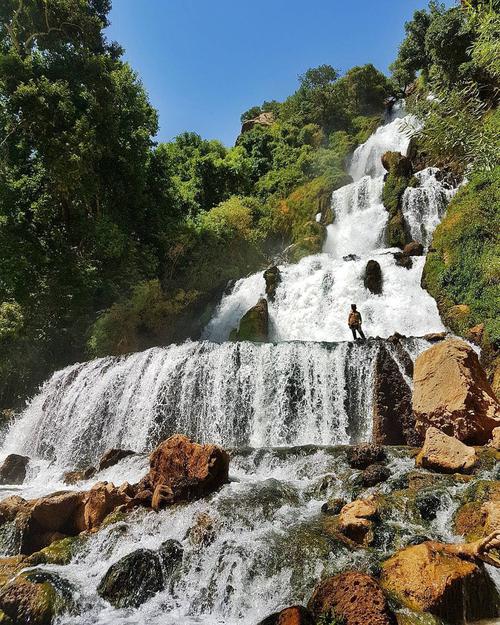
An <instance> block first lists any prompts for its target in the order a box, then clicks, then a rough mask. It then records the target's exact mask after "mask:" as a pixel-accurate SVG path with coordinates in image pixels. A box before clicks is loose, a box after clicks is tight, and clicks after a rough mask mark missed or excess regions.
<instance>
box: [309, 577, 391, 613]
mask: <svg viewBox="0 0 500 625" xmlns="http://www.w3.org/2000/svg"><path fill="white" fill-rule="evenodd" d="M308 608H309V610H310V611H311V613H312V615H313V617H314V619H315V622H320V619H321V618H324V619H325V622H329V621H328V619H329V618H330V619H332V621H333V617H335V616H336V617H337V618H339V620H340V619H343V623H345V625H393V624H395V619H394V616H393V614H392V613H391V612H390V610H389V606H388V604H387V600H386V598H385V595H384V593H383V591H382V589H381V588H380V586H379V584H378V582H377V580H376V579H374V578H373V577H371V576H370V575H366V574H365V573H358V572H354V571H352V572H348V573H342V574H340V575H336V576H335V577H329V578H327V579H325V580H324V581H322V582H321V583H320V584H319V585H318V586H317V587H316V589H315V590H314V593H313V595H312V597H311V599H310V601H309V603H308ZM333 622H338V621H333Z"/></svg>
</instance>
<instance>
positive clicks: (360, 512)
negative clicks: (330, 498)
mask: <svg viewBox="0 0 500 625" xmlns="http://www.w3.org/2000/svg"><path fill="white" fill-rule="evenodd" d="M376 516H377V506H376V504H375V501H374V499H373V497H368V498H367V499H356V500H355V501H352V502H351V503H348V504H347V505H345V506H344V507H343V508H342V510H341V511H340V516H339V525H338V529H339V531H340V532H341V533H342V534H344V536H347V538H349V539H350V540H352V541H353V542H355V543H357V544H358V545H364V546H367V545H370V544H371V542H372V541H373V531H372V530H373V519H375V517H376Z"/></svg>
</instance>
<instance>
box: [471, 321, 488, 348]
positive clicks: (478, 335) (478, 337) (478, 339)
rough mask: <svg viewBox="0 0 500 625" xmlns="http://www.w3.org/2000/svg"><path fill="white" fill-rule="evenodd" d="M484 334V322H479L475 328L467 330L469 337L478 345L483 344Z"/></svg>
mask: <svg viewBox="0 0 500 625" xmlns="http://www.w3.org/2000/svg"><path fill="white" fill-rule="evenodd" d="M483 335H484V323H479V324H478V325H477V326H474V327H473V328H469V330H468V332H467V338H468V339H469V340H470V341H472V342H473V343H475V344H476V345H481V343H482V341H483Z"/></svg>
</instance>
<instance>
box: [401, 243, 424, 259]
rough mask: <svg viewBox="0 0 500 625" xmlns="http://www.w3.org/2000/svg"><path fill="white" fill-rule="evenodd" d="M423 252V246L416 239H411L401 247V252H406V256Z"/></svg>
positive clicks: (420, 254) (419, 254)
mask: <svg viewBox="0 0 500 625" xmlns="http://www.w3.org/2000/svg"><path fill="white" fill-rule="evenodd" d="M423 253H424V246H423V245H422V243H419V242H418V241H411V242H410V243H407V244H406V245H405V246H404V248H403V254H406V256H422V254H423Z"/></svg>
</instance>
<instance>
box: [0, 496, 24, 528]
mask: <svg viewBox="0 0 500 625" xmlns="http://www.w3.org/2000/svg"><path fill="white" fill-rule="evenodd" d="M27 503H28V502H27V501H26V499H23V498H22V497H19V496H18V495H11V496H10V497H6V498H5V499H2V501H0V525H3V524H4V523H9V522H10V521H13V520H14V519H15V518H16V516H17V514H18V512H20V511H21V510H22V509H24V508H25V507H26V506H27Z"/></svg>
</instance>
